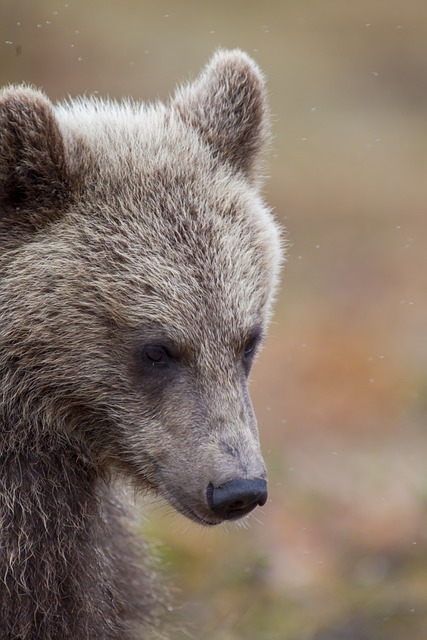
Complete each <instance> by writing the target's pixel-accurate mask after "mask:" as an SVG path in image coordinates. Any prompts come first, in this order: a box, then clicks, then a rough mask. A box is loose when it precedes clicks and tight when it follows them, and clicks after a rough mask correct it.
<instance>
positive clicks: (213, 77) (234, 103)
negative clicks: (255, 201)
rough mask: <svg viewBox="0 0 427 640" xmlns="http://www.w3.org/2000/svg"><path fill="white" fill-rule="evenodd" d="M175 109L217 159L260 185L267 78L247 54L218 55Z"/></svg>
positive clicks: (182, 94) (180, 95)
mask: <svg viewBox="0 0 427 640" xmlns="http://www.w3.org/2000/svg"><path fill="white" fill-rule="evenodd" d="M173 105H174V106H175V108H177V110H178V112H179V114H180V116H181V117H182V119H183V120H184V121H185V122H187V123H189V124H191V125H192V126H193V127H194V128H195V129H196V130H198V131H199V133H200V134H201V135H202V137H203V138H204V140H205V141H206V142H207V143H208V144H209V146H210V147H211V149H212V151H213V153H214V155H215V156H216V157H217V158H219V159H220V160H222V161H223V162H224V161H225V162H228V163H229V164H230V165H231V166H232V167H233V168H235V169H238V170H239V171H241V172H242V173H243V174H244V175H245V176H246V178H247V179H248V180H249V181H252V180H254V179H255V180H256V179H257V177H258V176H257V174H258V160H259V156H260V155H261V153H262V151H263V150H264V147H265V146H266V143H267V142H268V139H269V129H270V122H269V114H268V107H267V92H266V88H265V82H264V77H263V75H262V73H261V71H260V69H259V68H258V66H257V65H256V64H255V62H254V61H253V60H252V59H251V58H250V57H249V56H248V55H247V54H246V53H244V52H243V51H240V50H239V49H235V50H232V51H218V52H217V53H216V54H215V55H214V56H213V58H212V60H211V61H210V63H209V64H208V65H207V67H206V68H205V69H204V71H203V72H202V74H201V76H200V77H199V79H198V80H196V81H195V82H194V83H193V84H191V85H189V86H187V87H184V88H183V89H181V90H180V91H178V93H177V95H176V97H175V100H174V103H173Z"/></svg>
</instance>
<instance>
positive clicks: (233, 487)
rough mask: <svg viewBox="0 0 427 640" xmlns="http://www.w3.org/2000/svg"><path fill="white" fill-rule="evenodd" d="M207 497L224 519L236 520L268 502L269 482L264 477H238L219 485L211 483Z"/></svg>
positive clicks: (214, 509)
mask: <svg viewBox="0 0 427 640" xmlns="http://www.w3.org/2000/svg"><path fill="white" fill-rule="evenodd" d="M206 499H207V502H208V505H209V508H210V509H211V510H212V511H213V513H214V514H215V515H217V516H219V517H220V518H222V519H223V520H234V519H237V518H241V517H242V516H245V515H246V514H247V513H249V512H250V511H252V509H255V507H257V506H260V507H262V506H263V505H264V504H265V503H266V502H267V482H266V481H265V480H264V479H263V478H254V479H252V480H246V479H243V478H236V479H234V480H229V481H228V482H225V483H224V484H222V485H221V486H219V487H214V486H213V484H212V483H210V484H209V485H208V487H207V490H206Z"/></svg>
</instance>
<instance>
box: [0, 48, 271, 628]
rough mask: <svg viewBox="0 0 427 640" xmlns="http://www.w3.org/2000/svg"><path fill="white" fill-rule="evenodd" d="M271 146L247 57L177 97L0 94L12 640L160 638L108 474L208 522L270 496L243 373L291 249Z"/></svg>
mask: <svg viewBox="0 0 427 640" xmlns="http://www.w3.org/2000/svg"><path fill="white" fill-rule="evenodd" d="M268 137H269V117H268V109H267V105H266V90H265V86H264V80H263V76H262V74H261V72H260V71H259V69H258V67H257V66H256V64H255V63H254V62H253V61H252V60H251V59H250V58H249V57H248V56H247V55H246V54H244V53H242V52H241V51H238V50H235V51H219V52H218V53H217V54H216V55H215V56H214V57H213V59H212V61H211V62H210V64H209V65H208V66H207V67H206V69H205V70H204V71H203V73H202V75H201V76H200V78H199V79H198V80H196V81H195V82H194V83H192V84H189V85H188V86H186V87H184V88H181V89H180V90H178V91H177V92H176V94H175V96H174V98H173V99H171V101H170V102H169V103H168V104H167V105H163V104H154V105H149V106H147V105H141V104H136V103H133V102H131V101H126V102H124V103H122V104H118V103H116V102H113V101H107V100H105V101H104V100H99V99H81V100H74V101H71V102H66V103H63V104H59V105H53V104H52V103H51V102H50V101H49V100H48V99H47V98H46V97H45V95H44V94H43V93H41V92H40V91H37V90H34V89H32V88H30V87H27V86H11V87H7V88H5V89H4V90H3V92H2V93H1V94H0V382H1V391H0V393H1V395H0V430H1V434H0V460H1V466H0V640H6V639H7V640H13V639H16V640H60V639H62V640H97V639H99V640H100V639H102V640H113V639H114V640H119V639H120V640H126V639H130V638H134V639H135V638H141V637H147V635H146V634H148V633H149V632H150V629H152V628H154V627H155V626H156V624H157V619H158V617H159V615H160V616H161V614H162V605H161V593H160V592H159V591H158V589H157V587H156V581H155V578H154V577H153V575H152V572H151V569H150V566H149V565H147V563H146V561H145V560H144V558H143V556H144V553H143V550H141V547H142V545H143V543H142V542H141V541H140V540H138V539H137V540H135V539H133V538H132V536H131V534H130V533H129V532H128V530H127V528H126V522H124V513H123V509H122V506H121V500H120V498H119V497H117V496H118V495H119V494H118V491H117V485H118V483H120V484H122V483H123V482H126V481H129V482H131V483H132V484H133V486H134V487H136V488H137V489H141V490H149V491H152V492H154V493H155V494H159V495H161V496H163V497H164V498H165V499H166V500H167V501H169V503H170V504H171V505H173V507H175V508H176V509H177V510H178V511H179V512H181V513H182V514H184V515H185V516H187V517H188V518H191V519H192V520H194V521H195V522H197V523H200V524H202V525H206V526H209V525H216V524H219V523H221V522H224V521H226V520H234V519H237V518H240V517H242V516H245V515H246V514H248V513H249V512H250V511H251V510H252V509H254V508H255V507H256V506H257V505H263V504H264V503H265V501H266V499H267V488H266V471H265V466H264V463H263V460H262V456H261V453H260V447H259V441H258V433H257V426H256V421H255V417H254V414H253V410H252V407H251V402H250V399H249V394H248V387H247V380H248V375H249V371H250V369H251V364H252V361H253V359H254V357H255V355H256V353H257V352H258V351H259V349H260V346H261V344H262V341H263V339H264V336H265V332H266V326H267V323H268V319H269V314H270V307H271V302H272V297H273V295H274V291H275V286H276V282H277V277H278V270H279V262H280V254H281V250H280V240H279V233H278V229H277V226H276V224H275V222H274V220H273V218H272V215H271V213H270V211H269V210H268V208H266V206H265V205H264V204H263V202H262V199H261V197H260V193H259V192H260V182H261V180H260V177H261V176H260V173H261V170H260V157H261V155H262V151H263V150H264V147H265V144H266V142H267V140H268ZM147 567H148V568H147ZM150 633H151V632H150Z"/></svg>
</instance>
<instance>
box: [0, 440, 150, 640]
mask: <svg viewBox="0 0 427 640" xmlns="http://www.w3.org/2000/svg"><path fill="white" fill-rule="evenodd" d="M5 440H7V438H5ZM5 440H4V441H3V445H4V442H5ZM9 445H10V443H9ZM0 455H1V470H0V485H1V488H0V571H1V577H0V629H1V632H0V637H1V638H19V640H36V639H37V640H40V639H42V638H43V640H58V639H59V638H61V639H64V640H65V639H66V640H71V639H73V640H89V639H91V640H97V639H98V638H99V639H101V638H103V639H104V640H108V639H110V640H112V639H117V640H118V638H120V639H127V638H134V637H139V636H134V635H133V634H132V632H131V626H132V622H129V621H132V619H136V618H137V617H138V615H137V611H140V612H141V617H146V618H147V617H148V619H149V620H150V619H151V618H152V616H151V615H150V614H149V611H147V609H148V608H149V607H148V606H147V603H146V602H144V593H143V584H142V583H143V580H142V577H141V575H140V572H139V568H138V567H137V563H136V561H135V557H130V556H132V555H133V554H132V549H133V546H132V543H131V541H130V540H129V534H127V532H126V531H125V530H124V529H123V527H122V524H121V516H122V514H121V513H120V511H119V508H118V506H117V505H116V502H115V500H114V497H113V495H112V493H111V491H110V490H109V488H108V486H107V484H106V483H105V482H104V481H103V480H101V479H100V478H99V476H98V474H97V473H96V470H95V469H94V467H93V465H91V464H90V462H89V458H88V456H86V455H85V452H84V451H82V449H81V446H77V444H74V445H73V444H72V443H70V442H66V443H64V442H58V441H52V440H50V439H49V438H46V439H45V440H44V441H43V440H42V441H40V439H39V440H38V441H37V443H36V444H35V443H34V442H30V441H28V442H22V441H21V442H19V444H18V443H16V446H15V447H13V446H7V447H5V446H2V449H1V452H0ZM101 494H102V495H101ZM101 502H102V509H101V506H100V505H101ZM118 547H120V549H119V548H118ZM116 558H120V565H119V566H117V564H118V563H117V561H116ZM123 566H126V570H127V575H125V574H124V569H123ZM128 574H130V575H128ZM129 584H131V586H132V590H131V589H130V587H129V586H128V585H129ZM138 585H140V587H141V589H140V593H139V594H138V595H139V598H138V599H136V592H137V588H136V587H137V586H138ZM125 620H127V622H125Z"/></svg>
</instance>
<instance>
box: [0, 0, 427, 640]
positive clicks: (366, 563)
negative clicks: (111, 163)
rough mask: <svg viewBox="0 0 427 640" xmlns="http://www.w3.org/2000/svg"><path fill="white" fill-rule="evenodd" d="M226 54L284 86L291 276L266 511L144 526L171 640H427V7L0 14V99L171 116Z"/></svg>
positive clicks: (182, 4)
mask: <svg viewBox="0 0 427 640" xmlns="http://www.w3.org/2000/svg"><path fill="white" fill-rule="evenodd" d="M218 47H241V48H242V49H245V50H246V51H247V52H249V53H250V54H251V55H253V57H254V58H255V59H256V60H257V61H258V63H259V64H260V65H261V67H262V68H263V70H264V71H265V73H266V76H267V78H268V87H269V91H270V96H271V106H272V113H273V121H274V124H273V128H274V142H273V147H272V150H271V153H270V156H269V167H270V176H271V177H270V179H269V181H268V183H267V184H266V187H265V195H266V198H267V199H268V201H269V202H270V203H271V205H272V206H273V207H274V210H275V212H276V215H277V217H278V219H279V220H280V221H281V222H282V223H283V225H284V227H285V228H286V229H287V231H286V235H287V239H288V260H287V264H286V268H285V270H284V274H283V286H282V290H281V293H280V297H279V300H278V304H277V308H276V314H275V318H274V322H273V324H272V327H271V334H270V338H269V341H268V343H267V346H266V348H265V351H264V352H263V354H262V356H261V357H260V358H259V360H258V362H257V364H256V366H255V369H254V373H253V377H252V382H251V387H252V394H253V398H254V403H255V407H256V410H257V415H258V418H259V425H260V431H261V434H262V442H263V448H264V453H265V458H266V461H267V465H268V468H269V478H270V499H269V502H268V504H267V505H266V507H264V508H263V509H262V510H258V511H257V512H256V513H255V514H254V515H253V516H252V517H250V518H249V519H248V522H247V526H245V527H243V528H242V527H240V528H239V527H235V526H233V527H230V526H229V527H223V528H220V529H215V530H209V531H208V530H202V529H200V528H198V527H197V526H196V525H193V524H191V523H188V522H187V521H185V520H184V519H183V518H182V517H181V516H179V515H177V514H172V513H171V510H170V509H168V508H167V507H161V506H159V504H158V503H157V502H151V503H150V502H149V503H148V506H146V507H144V508H141V507H139V510H140V512H141V513H142V514H143V517H142V519H143V523H142V525H141V528H142V529H143V530H144V535H145V536H146V537H148V538H149V539H150V540H152V541H155V542H156V544H158V553H159V555H160V556H161V558H162V562H163V564H164V566H165V571H166V572H167V573H168V574H170V575H171V577H172V580H173V582H174V583H175V584H176V585H177V587H178V589H177V592H176V594H175V597H176V601H177V606H178V611H179V613H180V615H181V617H182V619H183V620H184V621H185V625H186V630H184V629H182V630H181V629H180V628H177V630H176V631H175V635H174V638H176V639H181V638H182V639H184V638H193V639H195V640H381V639H386V638H387V640H402V639H403V638H411V640H425V638H426V633H427V517H426V506H427V468H426V463H425V461H426V457H427V456H426V444H427V442H426V440H427V436H426V408H427V367H426V364H427V363H426V360H427V336H426V324H427V297H426V293H427V258H426V231H427V216H426V204H427V181H426V160H427V157H426V156H427V153H426V149H427V146H426V145H427V4H426V3H425V1H424V0H405V1H404V0H374V1H373V0H358V2H348V1H347V0H281V1H280V0H276V1H272V0H265V1H264V2H261V1H251V0H246V1H245V0H216V1H215V2H200V1H199V2H196V0H159V1H154V0H102V1H101V0H88V1H86V0H69V1H68V2H63V1H56V0H38V1H34V0H0V83H1V84H5V83H9V82H21V81H26V82H30V83H33V84H35V85H37V86H40V87H42V88H43V89H44V90H45V91H46V92H47V93H48V95H49V96H50V97H51V98H52V99H61V98H63V97H65V96H67V95H72V96H74V95H77V94H81V93H88V94H92V93H97V94H98V95H100V96H110V97H114V98H122V97H123V96H129V95H131V96H133V97H134V98H136V99H144V100H154V99H158V98H159V99H166V98H167V96H168V95H169V93H170V92H171V91H173V89H174V87H175V86H176V84H177V83H179V82H183V81H186V80H188V79H191V78H195V77H196V75H197V74H198V72H199V70H200V69H201V67H202V66H203V64H204V63H205V62H206V61H207V60H208V59H209V57H210V56H211V54H212V52H213V51H214V50H215V49H216V48H218ZM0 135H1V132H0Z"/></svg>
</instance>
